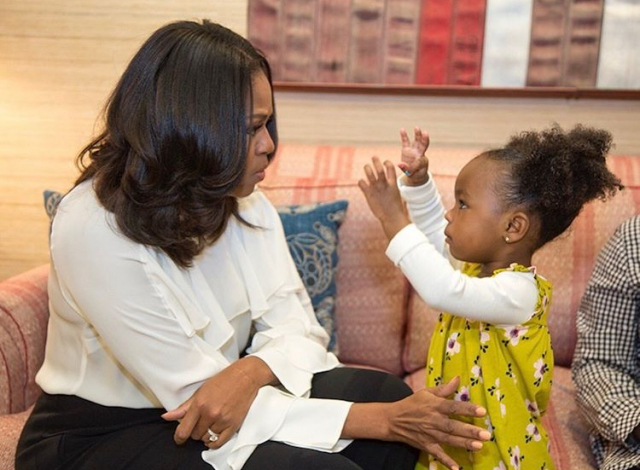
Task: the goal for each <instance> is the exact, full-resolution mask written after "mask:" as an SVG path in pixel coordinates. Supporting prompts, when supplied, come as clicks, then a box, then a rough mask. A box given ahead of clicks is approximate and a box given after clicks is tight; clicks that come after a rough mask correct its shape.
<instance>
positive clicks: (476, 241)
mask: <svg viewBox="0 0 640 470" xmlns="http://www.w3.org/2000/svg"><path fill="white" fill-rule="evenodd" d="M502 175H504V171H503V166H502V165H501V164H500V163H498V162H495V161H493V160H491V159H489V158H486V157H484V156H479V157H476V158H474V159H473V160H471V161H470V162H469V163H467V165H465V167H464V168H463V169H462V171H461V172H460V174H459V175H458V178H457V179H456V185H455V203H454V206H453V208H451V209H450V210H449V211H447V213H446V215H445V218H446V219H447V221H448V222H449V224H448V225H447V228H446V229H445V235H446V237H447V238H446V241H447V243H448V244H449V249H450V251H451V254H452V255H453V256H454V257H455V258H456V259H458V260H461V261H467V262H471V263H480V264H491V263H492V262H494V261H496V260H497V259H496V258H497V256H498V251H499V250H498V247H500V246H502V245H504V244H505V241H504V238H503V237H504V235H505V230H506V225H507V224H508V222H507V220H506V217H505V214H504V211H503V209H502V204H501V201H500V199H499V197H498V195H497V194H496V192H495V188H496V183H497V181H498V180H497V178H500V177H502Z"/></svg>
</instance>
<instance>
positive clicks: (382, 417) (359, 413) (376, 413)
mask: <svg viewBox="0 0 640 470" xmlns="http://www.w3.org/2000/svg"><path fill="white" fill-rule="evenodd" d="M390 405H391V404H390V403H354V404H353V405H351V408H350V409H349V414H348V415H347V419H346V421H345V423H344V428H343V429H342V436H341V437H342V438H344V439H377V440H383V441H388V440H391V439H390V425H389V407H390Z"/></svg>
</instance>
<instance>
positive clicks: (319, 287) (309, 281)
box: [277, 200, 349, 354]
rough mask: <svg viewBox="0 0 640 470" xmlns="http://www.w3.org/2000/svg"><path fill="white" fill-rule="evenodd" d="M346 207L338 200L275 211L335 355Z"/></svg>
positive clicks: (282, 208)
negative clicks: (340, 250)
mask: <svg viewBox="0 0 640 470" xmlns="http://www.w3.org/2000/svg"><path fill="white" fill-rule="evenodd" d="M348 205H349V202H348V201H346V200H338V201H333V202H320V203H315V204H303V205H293V206H279V207H277V209H278V213H279V214H280V219H281V220H282V225H283V226H284V233H285V235H286V237H287V244H288V245H289V251H290V252H291V256H292V257H293V261H294V262H295V264H296V268H297V269H298V273H299V274H300V277H301V278H302V282H303V283H304V285H305V287H306V288H307V292H308V293H309V297H311V303H312V304H313V309H314V310H315V313H316V317H317V318H318V321H319V322H320V324H321V325H322V326H323V327H324V329H325V330H326V331H327V333H328V334H329V337H330V341H329V348H328V349H329V351H333V352H334V353H336V354H337V353H338V342H337V337H336V327H335V304H336V283H335V274H336V269H337V267H338V228H339V227H340V225H341V224H342V221H343V220H344V218H345V216H346V212H347V206H348Z"/></svg>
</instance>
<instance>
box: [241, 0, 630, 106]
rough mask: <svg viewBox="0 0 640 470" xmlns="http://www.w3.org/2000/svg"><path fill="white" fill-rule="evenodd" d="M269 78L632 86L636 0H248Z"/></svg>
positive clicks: (543, 90)
mask: <svg viewBox="0 0 640 470" xmlns="http://www.w3.org/2000/svg"><path fill="white" fill-rule="evenodd" d="M248 8H249V11H248V15H247V17H248V28H247V31H248V36H249V39H250V40H251V41H252V42H253V43H254V44H255V45H256V46H257V47H258V48H260V49H261V50H262V51H263V52H264V53H265V55H266V56H267V57H268V58H269V61H270V63H271V65H272V68H273V75H274V81H275V82H276V85H277V86H278V87H280V88H293V89H295V88H301V89H309V88H311V89H336V90H345V91H354V90H369V91H371V92H384V91H385V90H391V91H393V92H399V91H400V92H402V91H404V92H406V93H421V92H424V90H429V91H430V92H431V93H438V92H439V90H440V92H444V93H447V92H455V93H457V94H464V93H470V92H473V93H474V94H476V93H477V92H478V91H479V90H480V91H483V92H484V94H487V93H489V94H491V93H494V94H509V92H510V91H517V92H518V93H525V94H526V93H529V94H538V95H542V94H552V95H558V94H560V95H562V94H565V95H567V96H594V97H598V96H603V97H611V96H614V97H615V96H618V97H622V98H634V99H635V98H640V54H638V53H637V52H636V51H635V50H634V49H635V45H636V44H640V1H638V0H249V1H248Z"/></svg>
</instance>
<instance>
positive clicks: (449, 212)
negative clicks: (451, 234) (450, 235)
mask: <svg viewBox="0 0 640 470" xmlns="http://www.w3.org/2000/svg"><path fill="white" fill-rule="evenodd" d="M452 212H453V211H452V210H451V209H449V210H448V211H447V212H445V213H444V218H445V220H446V221H447V222H449V223H451V218H452V217H451V213H452Z"/></svg>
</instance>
